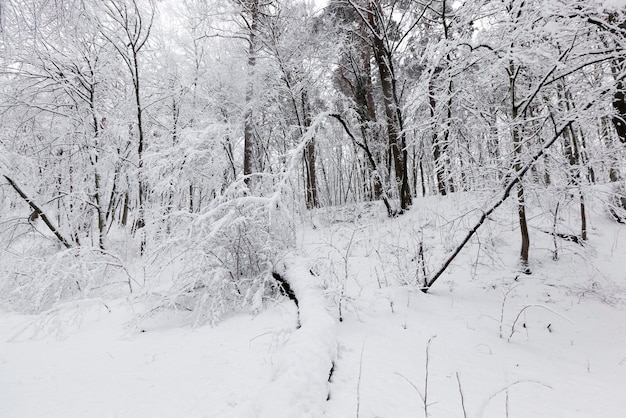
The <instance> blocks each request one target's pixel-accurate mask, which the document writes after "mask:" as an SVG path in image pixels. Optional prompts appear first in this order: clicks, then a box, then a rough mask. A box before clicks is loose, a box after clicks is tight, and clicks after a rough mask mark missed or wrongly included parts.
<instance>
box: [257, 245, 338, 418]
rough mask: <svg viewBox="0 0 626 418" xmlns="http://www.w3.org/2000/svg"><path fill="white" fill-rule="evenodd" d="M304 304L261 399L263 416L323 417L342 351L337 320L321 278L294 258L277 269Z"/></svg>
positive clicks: (301, 303)
mask: <svg viewBox="0 0 626 418" xmlns="http://www.w3.org/2000/svg"><path fill="white" fill-rule="evenodd" d="M277 272H278V273H279V274H280V275H281V276H282V277H284V278H285V279H286V280H287V281H288V282H289V284H290V285H291V288H292V289H293V291H294V293H295V295H296V297H297V298H298V302H299V312H300V328H298V329H297V330H295V331H294V332H293V334H292V335H291V336H290V338H289V340H288V341H287V342H286V344H285V345H284V346H283V347H282V349H281V350H280V352H279V353H278V354H277V361H276V363H275V364H274V369H273V376H272V379H271V382H270V383H269V384H268V386H267V387H266V388H265V389H264V390H262V391H261V393H260V396H259V398H258V408H256V411H255V412H256V415H257V416H259V417H268V418H269V417H272V418H276V417H285V418H287V417H289V418H294V417H319V416H322V415H323V414H324V409H325V403H326V400H327V399H328V396H329V392H328V390H329V384H328V379H329V373H330V371H331V369H332V367H333V364H334V361H335V357H336V353H337V338H336V330H335V319H334V318H333V317H332V316H331V315H330V314H329V313H328V312H327V310H326V301H325V298H324V295H323V291H322V289H321V288H320V287H319V286H318V283H319V280H318V279H317V278H316V277H315V276H313V275H312V274H311V272H310V269H309V267H308V262H307V260H306V259H303V258H300V257H293V258H290V259H288V260H287V261H285V263H284V264H283V265H282V266H280V267H279V268H278V269H277Z"/></svg>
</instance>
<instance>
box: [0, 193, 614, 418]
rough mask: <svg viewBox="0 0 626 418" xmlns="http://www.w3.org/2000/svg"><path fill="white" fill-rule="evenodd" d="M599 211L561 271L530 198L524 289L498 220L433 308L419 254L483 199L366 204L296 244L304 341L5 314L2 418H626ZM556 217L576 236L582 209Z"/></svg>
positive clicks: (502, 215) (514, 248) (543, 217)
mask: <svg viewBox="0 0 626 418" xmlns="http://www.w3.org/2000/svg"><path fill="white" fill-rule="evenodd" d="M594 196H595V195H594ZM594 196H591V197H589V198H588V200H587V202H588V205H589V212H588V217H589V222H590V227H589V244H588V245H586V246H585V247H582V246H579V245H577V244H574V243H568V242H564V241H563V240H557V245H558V249H559V259H558V260H557V261H554V260H553V259H552V255H553V250H554V247H553V246H554V240H553V238H552V237H551V236H550V235H548V234H545V233H543V232H541V231H540V230H541V229H544V230H549V229H550V228H551V225H552V221H551V219H552V217H551V216H550V212H549V211H550V209H551V208H554V201H553V200H550V199H551V197H542V198H535V197H533V196H532V194H530V196H529V202H530V203H529V206H531V205H532V207H533V208H537V209H533V211H531V217H530V219H531V221H530V222H531V225H532V226H533V229H532V230H531V234H532V237H531V238H532V246H533V247H532V252H531V258H532V261H531V267H532V270H533V274H532V275H523V274H519V273H518V272H517V270H518V266H517V265H516V259H517V252H518V246H519V237H518V231H517V228H516V224H515V221H514V219H515V207H514V206H513V205H512V204H509V205H508V206H507V207H506V208H502V209H501V210H499V211H498V212H497V214H496V215H495V216H494V219H493V220H492V221H491V222H490V223H489V224H488V225H486V226H485V227H483V228H482V229H481V230H480V233H479V236H478V237H476V238H475V239H473V240H472V242H471V244H470V246H469V247H468V248H467V249H465V250H464V251H463V252H462V253H461V255H460V256H459V258H458V259H457V260H456V261H455V262H454V263H453V265H452V266H451V268H450V269H449V271H447V272H446V273H445V274H444V275H443V276H442V278H441V279H440V281H438V282H437V283H436V284H435V286H434V287H433V288H432V289H431V291H430V292H429V293H428V294H423V293H422V292H421V291H419V290H417V289H418V287H419V284H420V283H421V280H422V279H423V277H422V266H421V264H420V263H421V260H422V257H421V256H420V255H419V249H420V242H421V243H423V247H422V248H423V260H424V264H425V266H424V268H426V270H427V272H428V273H432V272H433V270H435V269H436V268H437V267H438V265H439V264H440V262H441V260H442V259H443V257H444V254H445V253H446V252H447V251H450V250H451V249H452V248H454V244H455V243H456V242H458V241H459V239H460V238H459V237H461V236H462V235H463V234H464V231H466V230H467V229H468V227H469V226H470V225H471V221H472V219H476V218H477V217H478V216H479V213H478V212H476V211H475V210H473V209H475V208H479V207H481V205H482V204H481V201H482V200H488V199H487V197H486V196H478V195H472V196H468V195H466V194H462V193H458V194H455V195H453V196H451V197H446V198H441V197H432V198H426V199H417V200H416V207H414V208H413V209H412V210H411V211H410V212H409V213H408V214H406V215H403V216H401V217H399V218H396V219H387V218H385V216H384V209H383V208H382V207H379V206H377V205H360V206H355V207H350V208H343V209H339V210H332V211H330V210H327V209H323V210H320V211H319V212H317V213H314V214H311V215H309V216H308V217H307V219H305V221H304V224H305V227H304V229H303V231H301V232H302V233H300V234H299V236H300V238H299V246H300V247H301V250H302V251H303V252H305V253H306V254H307V256H308V257H311V258H313V259H315V260H316V262H315V263H314V265H313V266H312V270H313V271H314V272H315V273H316V274H317V275H318V277H319V278H320V280H321V281H322V284H323V285H324V287H325V289H326V296H327V298H326V301H324V302H320V303H319V305H323V306H319V307H317V308H316V309H318V311H317V313H316V314H314V315H313V316H312V319H311V322H312V323H313V324H315V325H317V326H318V329H317V330H315V331H311V333H309V334H306V333H303V332H301V330H302V328H301V329H298V328H297V324H298V321H297V311H296V307H295V305H294V304H293V302H291V301H290V300H288V299H286V298H284V300H280V301H278V302H277V303H273V302H268V304H267V308H266V309H265V310H263V311H262V312H260V313H258V314H257V315H250V314H240V315H236V316H232V317H230V318H227V319H225V320H224V321H222V322H221V323H219V324H218V325H217V326H215V327H208V326H207V327H199V328H191V327H189V326H187V325H186V323H187V322H186V321H185V320H184V319H183V317H182V315H181V314H176V313H172V314H171V315H169V316H158V317H154V318H152V319H149V320H145V321H142V322H140V323H137V324H134V325H132V326H129V325H128V323H129V321H132V319H133V317H134V316H133V315H134V314H133V312H135V311H140V310H141V304H140V303H139V302H132V303H131V302H130V301H128V300H118V301H113V302H106V304H105V302H103V301H99V300H92V301H83V302H81V303H76V304H75V305H72V304H68V305H66V306H64V307H62V309H58V310H57V311H52V312H50V313H48V314H47V315H44V316H40V317H32V316H24V315H17V314H9V313H4V314H0V417H9V418H13V417H15V418H28V417H85V416H89V417H173V416H176V417H182V416H184V417H256V416H272V413H274V416H302V417H305V416H312V417H315V416H327V417H337V418H339V417H357V416H358V417H363V418H365V417H392V418H393V417H423V416H425V415H426V412H427V413H428V416H430V417H506V416H509V417H541V416H545V417H567V418H572V417H573V418H576V417H581V418H582V417H606V418H613V417H614V418H618V417H623V416H624V410H626V396H624V382H626V311H625V308H626V290H625V289H626V227H625V226H624V225H618V224H616V223H614V222H612V221H611V220H610V219H609V218H608V216H607V215H606V212H605V211H604V209H603V208H602V206H601V205H600V204H599V203H598V202H597V200H596V199H595V197H594ZM533 199H536V201H534V200H533ZM574 203H575V202H574ZM563 206H564V205H562V206H561V207H562V208H563ZM571 206H572V207H573V208H575V207H576V205H575V204H572V205H571ZM542 212H543V213H542ZM464 214H465V215H466V216H461V215H464ZM557 218H558V223H559V225H558V228H557V229H559V230H561V231H564V232H567V233H571V232H575V231H576V230H577V227H578V226H577V222H578V220H577V219H578V218H577V216H576V212H575V211H567V210H566V209H562V210H561V212H560V213H559V216H558V217H557ZM308 267H310V266H309V265H307V266H306V268H304V265H299V266H296V267H294V270H301V273H303V274H305V273H307V272H308ZM305 270H306V271H305ZM318 297H319V296H318ZM318 300H319V299H318ZM325 315H326V316H325ZM328 315H331V316H332V319H333V320H332V321H330V318H328ZM301 319H302V322H303V328H304V327H305V325H304V321H305V318H301ZM327 319H329V320H328V321H327ZM340 319H341V321H340ZM513 325H515V326H514V327H513ZM333 332H334V333H333ZM320 335H322V336H331V337H329V338H328V339H319V336H320ZM316 336H317V337H316ZM316 338H318V340H316ZM333 338H336V341H335V342H336V344H337V346H336V347H337V353H336V354H337V357H336V360H335V364H334V370H333V373H332V377H331V380H330V383H329V384H328V383H326V384H323V385H322V386H323V387H324V390H328V391H329V395H330V397H329V400H328V401H327V402H322V403H321V404H319V405H321V406H320V407H319V408H318V409H315V407H312V408H310V409H309V410H308V411H307V410H306V409H305V408H303V407H302V404H298V402H302V401H304V400H306V399H312V398H313V397H315V399H318V398H319V396H317V395H315V393H317V392H316V389H315V388H316V387H320V386H316V385H318V384H319V380H320V377H319V376H322V375H323V373H327V370H324V371H323V372H321V371H319V370H313V369H312V368H313V367H314V366H312V364H325V363H324V361H319V362H317V361H315V360H314V361H312V362H309V361H307V362H305V364H306V365H307V366H302V364H303V361H304V360H303V359H305V357H306V356H304V355H303V356H301V358H300V361H298V353H301V354H305V353H312V352H322V353H326V354H325V355H328V351H324V350H323V349H322V348H323V347H328V346H331V345H332V339H333ZM429 341H430V343H429ZM427 351H428V355H427ZM427 358H428V361H427ZM292 367H296V368H297V367H303V370H301V371H300V373H299V372H297V371H294V370H292V369H291V368H292ZM306 367H309V369H308V371H309V372H312V373H307V372H306V371H307V369H305V368H306ZM324 367H326V366H324ZM320 368H321V366H320ZM313 374H315V375H316V376H317V377H315V382H310V381H309V380H311V379H313V378H312V377H311V376H312V375H313ZM281 376H289V379H294V380H289V379H287V378H286V377H282V378H281ZM322 377H323V376H322ZM298 379H300V380H298ZM285 382H291V383H289V384H286V383H285ZM307 385H310V386H307ZM307 387H308V388H310V389H311V390H310V391H306V392H303V391H304V390H305V389H302V388H307ZM425 404H426V407H425ZM285 405H288V407H286V406H285ZM319 405H318V406H319ZM273 408H274V410H273ZM425 409H426V410H427V411H425Z"/></svg>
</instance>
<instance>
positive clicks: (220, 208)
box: [148, 187, 293, 324]
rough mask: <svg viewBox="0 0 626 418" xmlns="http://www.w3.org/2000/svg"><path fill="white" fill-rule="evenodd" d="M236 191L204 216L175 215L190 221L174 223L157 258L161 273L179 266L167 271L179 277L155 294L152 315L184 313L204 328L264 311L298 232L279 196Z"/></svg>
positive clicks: (174, 216)
mask: <svg viewBox="0 0 626 418" xmlns="http://www.w3.org/2000/svg"><path fill="white" fill-rule="evenodd" d="M237 190H239V191H241V190H243V189H242V188H241V187H239V188H238V187H233V190H231V191H227V193H226V194H225V196H223V197H220V198H218V199H216V200H215V201H214V203H213V204H212V205H211V207H210V208H209V209H208V210H206V211H205V212H204V213H202V214H189V213H185V214H172V215H171V217H173V218H176V217H179V218H180V217H182V218H186V219H185V220H184V221H183V220H181V219H178V220H174V221H173V222H172V224H175V225H178V226H179V227H176V228H174V229H172V236H171V238H170V239H168V240H167V242H166V243H164V244H163V245H161V246H160V248H159V249H158V250H157V251H156V252H155V254H154V256H155V263H156V264H157V265H158V266H159V267H160V268H162V269H168V267H171V266H174V268H173V269H168V270H172V271H173V272H174V274H173V275H172V276H173V277H172V278H171V281H170V283H169V285H168V286H166V288H165V290H161V291H159V292H156V291H155V292H154V293H153V294H154V295H156V303H155V304H154V306H153V308H152V309H151V310H150V311H149V313H148V314H152V313H154V312H157V311H160V310H163V309H168V308H173V309H183V310H187V311H190V312H192V314H193V316H194V321H195V323H196V324H204V323H215V322H216V321H217V320H218V319H219V318H220V317H221V316H222V315H223V314H224V313H226V312H228V311H233V310H238V309H242V308H245V307H251V308H253V309H254V308H258V307H259V304H260V302H261V300H262V298H263V295H264V294H265V292H266V291H267V290H269V289H270V288H271V286H269V285H267V283H268V280H271V273H272V267H273V265H274V264H275V262H276V261H277V260H278V259H279V258H280V257H281V256H282V255H283V254H284V252H285V250H286V249H287V248H288V247H289V246H291V245H292V244H293V228H292V225H291V221H290V220H289V217H288V216H287V215H286V212H285V210H284V208H283V207H282V203H281V201H280V193H279V192H276V193H275V194H274V195H273V196H272V197H269V198H262V197H252V196H245V195H242V193H239V192H238V191H237ZM238 194H239V196H237V195H238ZM189 217H191V219H189ZM183 225H184V226H183Z"/></svg>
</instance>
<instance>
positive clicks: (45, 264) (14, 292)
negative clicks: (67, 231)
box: [0, 247, 132, 313]
mask: <svg viewBox="0 0 626 418" xmlns="http://www.w3.org/2000/svg"><path fill="white" fill-rule="evenodd" d="M32 254H33V255H30V256H28V255H25V254H16V253H10V252H4V253H3V254H2V256H3V260H4V262H5V263H4V268H3V269H2V270H0V295H1V296H0V307H1V308H2V309H7V310H13V311H18V312H27V313H39V312H43V311H45V310H47V309H50V308H52V307H53V306H54V305H55V304H57V303H59V302H64V301H68V300H73V299H85V298H93V297H112V296H119V295H121V294H128V293H129V292H130V291H131V289H132V279H131V277H130V275H129V274H128V272H127V271H126V269H125V267H124V265H123V263H122V262H121V260H120V259H119V258H118V257H116V256H115V255H113V254H111V253H108V252H104V251H101V250H99V249H97V248H93V247H75V248H71V249H67V250H63V251H54V252H52V251H51V250H50V249H48V250H46V249H45V248H39V249H38V250H37V251H33V253H32Z"/></svg>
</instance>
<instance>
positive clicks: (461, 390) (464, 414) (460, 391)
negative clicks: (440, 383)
mask: <svg viewBox="0 0 626 418" xmlns="http://www.w3.org/2000/svg"><path fill="white" fill-rule="evenodd" d="M456 382H457V383H458V384H459V395H461V407H462V408H463V418H467V411H466V410H465V398H464V397H463V387H462V386H461V378H460V377H459V372H456Z"/></svg>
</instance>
